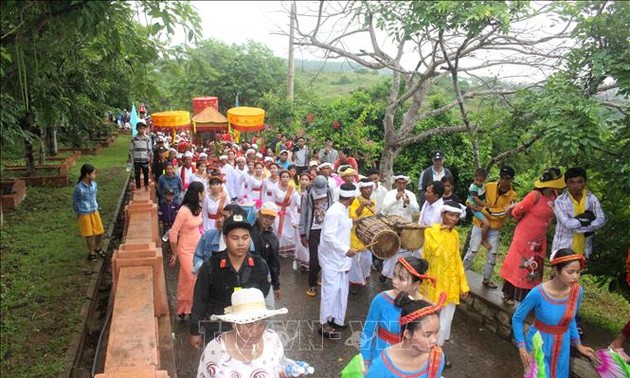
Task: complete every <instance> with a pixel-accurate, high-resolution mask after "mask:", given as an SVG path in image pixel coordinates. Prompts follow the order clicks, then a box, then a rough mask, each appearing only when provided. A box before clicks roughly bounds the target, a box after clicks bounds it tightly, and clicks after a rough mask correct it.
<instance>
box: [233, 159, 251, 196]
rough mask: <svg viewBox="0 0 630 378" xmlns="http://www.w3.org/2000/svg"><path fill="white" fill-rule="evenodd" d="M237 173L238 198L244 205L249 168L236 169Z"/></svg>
mask: <svg viewBox="0 0 630 378" xmlns="http://www.w3.org/2000/svg"><path fill="white" fill-rule="evenodd" d="M234 172H235V173H236V196H237V197H238V201H239V202H241V203H243V196H244V195H245V180H246V179H247V178H248V177H249V173H248V172H247V167H245V169H244V170H240V169H239V168H238V167H236V168H235V169H234Z"/></svg>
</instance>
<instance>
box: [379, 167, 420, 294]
mask: <svg viewBox="0 0 630 378" xmlns="http://www.w3.org/2000/svg"><path fill="white" fill-rule="evenodd" d="M407 184H409V177H408V176H405V175H403V174H402V173H399V174H397V175H395V176H394V185H395V188H394V189H392V190H390V191H389V192H387V194H385V198H384V199H383V208H382V211H381V212H382V214H383V215H398V216H400V217H402V218H404V219H405V220H407V221H408V222H411V221H412V220H413V216H414V214H417V213H418V211H419V210H420V206H418V200H417V199H416V195H415V194H413V192H411V191H410V190H407V189H406V187H407ZM410 253H411V252H409V251H406V250H404V249H401V250H400V251H398V253H397V254H396V255H394V256H392V257H390V258H388V259H386V260H384V261H383V271H382V272H381V275H380V276H379V280H380V281H381V282H383V283H384V282H385V281H386V280H387V279H388V278H390V279H391V278H393V274H394V266H395V265H396V261H397V260H398V257H404V256H407V255H409V254H410Z"/></svg>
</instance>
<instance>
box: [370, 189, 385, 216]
mask: <svg viewBox="0 0 630 378" xmlns="http://www.w3.org/2000/svg"><path fill="white" fill-rule="evenodd" d="M386 194H387V189H385V187H384V186H383V185H381V184H378V186H377V187H376V189H374V190H373V191H372V196H371V197H370V199H372V200H374V203H376V212H377V213H380V212H381V210H382V209H383V201H384V200H385V195H386Z"/></svg>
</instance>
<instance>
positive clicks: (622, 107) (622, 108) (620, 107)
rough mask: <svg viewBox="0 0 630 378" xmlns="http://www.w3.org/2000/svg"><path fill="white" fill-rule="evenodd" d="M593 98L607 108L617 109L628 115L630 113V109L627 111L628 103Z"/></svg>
mask: <svg viewBox="0 0 630 378" xmlns="http://www.w3.org/2000/svg"><path fill="white" fill-rule="evenodd" d="M594 99H595V100H597V102H599V103H600V104H602V105H604V106H607V107H609V108H614V109H617V110H618V111H620V112H621V113H622V114H624V115H629V114H630V111H628V109H629V107H630V106H629V105H628V104H620V103H618V102H614V101H608V100H600V99H598V98H594Z"/></svg>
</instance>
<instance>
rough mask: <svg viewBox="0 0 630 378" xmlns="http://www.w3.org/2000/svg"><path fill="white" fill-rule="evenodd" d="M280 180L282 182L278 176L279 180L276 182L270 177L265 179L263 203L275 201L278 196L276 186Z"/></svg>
mask: <svg viewBox="0 0 630 378" xmlns="http://www.w3.org/2000/svg"><path fill="white" fill-rule="evenodd" d="M279 182H280V179H279V178H278V181H276V182H273V181H271V180H270V179H269V177H267V178H266V179H264V180H263V191H262V201H263V203H265V202H275V198H276V194H275V192H276V188H277V187H278V183H279Z"/></svg>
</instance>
